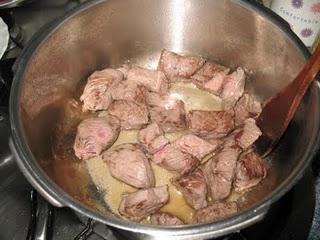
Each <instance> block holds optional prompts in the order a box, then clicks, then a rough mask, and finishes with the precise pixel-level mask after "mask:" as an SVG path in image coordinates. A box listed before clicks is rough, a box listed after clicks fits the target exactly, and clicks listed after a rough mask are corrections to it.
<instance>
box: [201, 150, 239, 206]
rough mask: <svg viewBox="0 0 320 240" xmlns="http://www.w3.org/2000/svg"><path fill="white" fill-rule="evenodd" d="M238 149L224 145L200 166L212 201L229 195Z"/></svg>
mask: <svg viewBox="0 0 320 240" xmlns="http://www.w3.org/2000/svg"><path fill="white" fill-rule="evenodd" d="M239 154H240V151H239V149H236V148H228V147H225V148H224V149H222V151H221V152H219V153H218V154H217V155H216V156H214V157H213V158H212V159H211V160H209V161H208V162H206V163H205V164H204V166H202V170H203V174H204V177H205V179H206V183H207V186H208V191H209V194H210V196H211V199H212V200H213V201H216V200H222V199H225V198H226V197H228V196H229V194H230V192H231V187H232V181H233V177H234V172H235V168H236V164H237V160H238V157H239Z"/></svg>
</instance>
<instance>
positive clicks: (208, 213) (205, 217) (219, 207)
mask: <svg viewBox="0 0 320 240" xmlns="http://www.w3.org/2000/svg"><path fill="white" fill-rule="evenodd" d="M237 211H238V207H237V203H236V202H218V203H214V204H212V205H210V206H208V207H205V208H202V209H199V210H197V211H196V213H195V214H194V222H195V223H209V222H214V221H218V220H221V219H223V218H226V217H230V216H231V215H233V214H235V213H237Z"/></svg>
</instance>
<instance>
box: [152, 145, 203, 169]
mask: <svg viewBox="0 0 320 240" xmlns="http://www.w3.org/2000/svg"><path fill="white" fill-rule="evenodd" d="M153 161H154V162H155V163H156V164H159V165H160V166H162V167H164V168H165V169H167V170H169V171H175V172H177V173H178V174H179V175H183V174H185V173H188V172H190V171H191V170H193V169H194V168H195V167H196V166H197V165H198V164H199V160H198V159H197V158H195V157H193V156H192V155H190V154H188V153H184V152H181V151H180V150H179V149H178V148H176V147H175V146H174V145H173V144H168V145H166V146H165V147H164V148H162V149H161V150H160V151H158V152H156V153H155V154H154V155H153Z"/></svg>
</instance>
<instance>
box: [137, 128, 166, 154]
mask: <svg viewBox="0 0 320 240" xmlns="http://www.w3.org/2000/svg"><path fill="white" fill-rule="evenodd" d="M163 134H164V132H163V131H162V129H161V128H160V127H159V125H158V124H156V123H152V124H150V125H148V126H147V127H146V128H144V129H141V130H140V131H139V132H138V141H139V142H140V143H141V144H142V145H143V147H144V148H145V149H146V150H147V151H148V152H149V153H151V154H154V153H156V152H157V151H159V150H161V149H162V148H164V146H166V145H167V144H168V143H169V140H168V139H167V138H166V137H165V136H164V135H163Z"/></svg>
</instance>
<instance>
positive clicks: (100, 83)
mask: <svg viewBox="0 0 320 240" xmlns="http://www.w3.org/2000/svg"><path fill="white" fill-rule="evenodd" d="M121 80H123V73H122V72H120V71H118V70H116V69H111V68H107V69H104V70H102V71H96V72H94V73H93V74H91V75H90V76H89V78H88V82H87V84H86V86H85V88H84V90H83V94H82V96H81V97H80V100H81V101H82V102H83V111H86V110H91V111H97V110H105V109H107V108H108V107H109V105H110V103H111V102H112V98H111V93H110V91H109V90H110V88H111V87H112V86H115V85H116V84H118V83H119V82H120V81H121Z"/></svg>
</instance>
